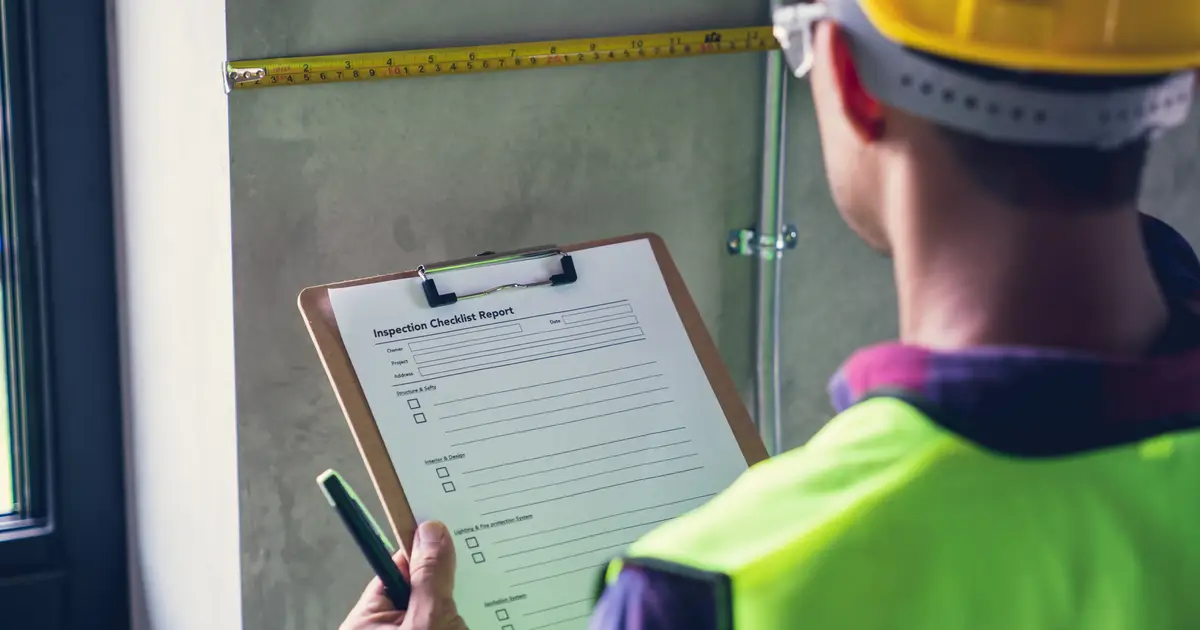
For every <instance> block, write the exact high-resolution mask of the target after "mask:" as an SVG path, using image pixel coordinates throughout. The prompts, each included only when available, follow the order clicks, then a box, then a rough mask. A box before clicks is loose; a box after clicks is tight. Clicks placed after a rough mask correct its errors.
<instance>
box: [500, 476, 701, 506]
mask: <svg viewBox="0 0 1200 630" xmlns="http://www.w3.org/2000/svg"><path fill="white" fill-rule="evenodd" d="M702 468H704V467H703V466H697V467H695V468H686V469H684V470H676V471H675V472H669V473H663V474H661V475H654V476H652V477H642V478H641V479H632V480H630V481H622V482H621V483H614V484H611V485H607V486H600V487H599V488H592V489H591V490H583V491H581V492H573V493H571V494H564V495H562V496H560V497H554V498H552V499H543V500H541V501H534V502H532V503H523V504H521V505H514V506H512V507H506V508H503V509H500V510H492V511H490V512H482V513H480V516H487V515H489V514H499V513H500V512H507V511H509V510H518V509H520V508H526V507H529V506H531V505H541V504H543V503H550V502H552V501H561V500H562V499H570V498H571V497H578V496H582V495H585V494H591V493H593V492H599V491H601V490H608V489H609V488H618V487H620V486H627V485H629V484H631V483H638V482H642V481H650V480H651V479H661V478H663V477H670V476H671V475H682V474H683V473H689V472H693V471H696V470H701V469H702Z"/></svg>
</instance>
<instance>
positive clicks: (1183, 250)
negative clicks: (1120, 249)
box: [1142, 214, 1200, 301]
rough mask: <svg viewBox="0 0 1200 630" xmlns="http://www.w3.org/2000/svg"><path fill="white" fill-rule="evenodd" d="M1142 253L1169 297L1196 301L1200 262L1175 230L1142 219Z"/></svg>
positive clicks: (1199, 290) (1154, 219)
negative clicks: (1143, 249) (1148, 258)
mask: <svg viewBox="0 0 1200 630" xmlns="http://www.w3.org/2000/svg"><path fill="white" fill-rule="evenodd" d="M1142 237H1143V241H1144V243H1145V246H1146V253H1147V254H1148V255H1149V256H1150V261H1151V263H1152V264H1153V266H1154V269H1155V272H1156V273H1157V274H1158V279H1159V283H1160V284H1161V285H1162V287H1163V290H1164V291H1165V292H1166V293H1167V295H1168V296H1169V297H1172V298H1175V299H1181V300H1184V301H1191V300H1194V299H1196V298H1198V297H1200V258H1197V257H1196V252H1195V250H1193V249H1192V245H1191V244H1190V243H1188V241H1187V239H1186V238H1184V237H1183V235H1182V234H1180V233H1179V232H1178V231H1176V230H1175V228H1173V227H1171V226H1170V225H1167V224H1166V223H1165V222H1163V221H1161V220H1159V219H1156V218H1154V217H1152V216H1150V215H1145V214H1143V215H1142Z"/></svg>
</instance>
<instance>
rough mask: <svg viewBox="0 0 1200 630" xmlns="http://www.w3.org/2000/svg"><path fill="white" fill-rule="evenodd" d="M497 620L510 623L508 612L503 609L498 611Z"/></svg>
mask: <svg viewBox="0 0 1200 630" xmlns="http://www.w3.org/2000/svg"><path fill="white" fill-rule="evenodd" d="M496 618H497V619H499V620H500V621H508V610H507V609H505V608H501V609H500V610H497V611H496Z"/></svg>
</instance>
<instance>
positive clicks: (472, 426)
mask: <svg viewBox="0 0 1200 630" xmlns="http://www.w3.org/2000/svg"><path fill="white" fill-rule="evenodd" d="M666 389H668V388H667V387H657V388H655V389H648V390H646V391H644V392H634V393H632V394H622V395H620V396H614V397H612V398H601V399H600V400H593V401H590V402H585V403H581V404H578V405H571V406H570V407H559V408H558V409H548V410H546V411H538V412H535V413H527V414H525V415H523V416H513V417H511V418H501V419H500V420H491V421H489V422H480V423H479V424H469V425H467V426H465V427H458V428H457V429H450V430H448V431H446V433H457V432H459V431H467V430H470V429H478V428H479V427H486V426H490V425H493V424H502V423H505V422H512V421H513V420H524V419H525V418H534V417H537V416H544V415H546V414H548V413H557V412H559V411H569V410H571V409H579V408H580V407H591V406H592V405H599V404H600V403H606V402H612V401H614V400H623V399H625V398H633V397H634V396H642V395H645V394H653V393H654V392H661V391H664V390H666Z"/></svg>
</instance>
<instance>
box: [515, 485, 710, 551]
mask: <svg viewBox="0 0 1200 630" xmlns="http://www.w3.org/2000/svg"><path fill="white" fill-rule="evenodd" d="M715 496H717V495H715V494H702V495H700V496H698V497H689V498H687V499H680V500H678V501H671V502H669V503H659V504H658V505H651V506H650V507H644V508H638V509H636V510H626V511H624V512H617V513H616V514H609V515H608V516H601V517H600V518H593V519H589V520H586V521H579V522H578V523H571V524H570V525H563V526H562V527H552V528H550V529H543V530H542V531H540V532H533V533H532V534H521V535H520V536H513V537H512V538H502V539H500V540H497V541H495V542H494V543H492V544H496V545H498V544H500V543H506V542H512V541H514V540H520V539H522V538H529V537H530V536H541V535H543V534H549V533H550V532H556V531H558V530H560V529H570V528H572V527H579V526H580V525H587V524H588V523H595V522H596V521H603V520H607V519H610V518H616V517H618V516H625V515H626V514H636V513H637V512H645V511H646V510H653V509H655V508H660V507H667V506H668V505H676V504H679V503H687V502H688V501H696V500H698V499H710V498H712V497H715Z"/></svg>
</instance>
